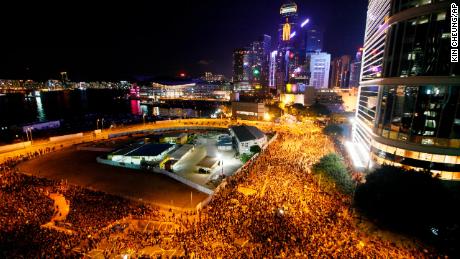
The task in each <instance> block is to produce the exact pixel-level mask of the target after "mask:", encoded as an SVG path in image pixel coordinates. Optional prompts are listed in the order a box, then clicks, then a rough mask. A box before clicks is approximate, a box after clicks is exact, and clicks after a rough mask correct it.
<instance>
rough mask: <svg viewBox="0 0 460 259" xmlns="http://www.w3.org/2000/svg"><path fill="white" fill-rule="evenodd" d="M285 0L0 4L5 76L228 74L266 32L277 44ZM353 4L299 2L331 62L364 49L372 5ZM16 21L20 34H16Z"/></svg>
mask: <svg viewBox="0 0 460 259" xmlns="http://www.w3.org/2000/svg"><path fill="white" fill-rule="evenodd" d="M283 2H284V1H271V2H270V3H266V2H265V1H251V2H249V3H248V2H243V1H231V2H230V1H220V2H219V3H213V2H212V1H205V2H200V3H193V4H192V3H185V2H184V3H181V2H174V3H155V5H152V4H148V3H136V4H127V5H119V4H115V3H114V4H112V5H111V6H94V5H92V6H87V5H84V4H78V5H72V4H61V5H59V6H55V5H53V6H46V4H45V5H42V4H41V5H40V6H37V8H27V10H23V9H21V8H20V7H14V6H7V7H2V9H3V10H5V13H6V15H4V16H3V18H2V19H3V21H2V24H4V25H3V26H2V27H3V28H2V30H3V31H4V33H5V34H7V35H9V39H10V40H8V41H6V42H5V44H4V46H3V48H2V49H1V50H0V57H1V60H0V78H6V79H34V80H46V79H49V78H58V75H59V72H61V71H67V72H68V74H69V78H70V80H76V81H82V80H144V79H146V78H149V77H151V76H160V75H170V76H174V75H177V74H179V73H182V72H184V73H186V74H187V75H192V76H195V77H197V76H200V75H201V74H202V73H203V72H205V71H211V72H214V73H218V74H224V75H226V76H227V77H230V76H231V72H232V53H233V50H234V49H235V48H238V47H240V46H244V45H245V44H246V42H250V41H252V40H253V39H254V38H256V37H257V36H258V35H262V34H268V35H270V36H272V38H274V39H276V37H277V32H276V30H277V29H278V28H277V27H276V24H277V22H278V20H279V18H278V16H279V6H280V5H281V4H282V3H283ZM354 3H355V4H353V5H350V4H349V3H347V4H345V3H342V2H341V1H329V2H326V3H320V2H317V1H307V2H302V3H298V4H299V13H301V14H302V16H305V17H301V18H309V19H310V21H311V24H313V25H315V26H318V27H320V28H321V29H323V30H324V31H325V46H324V48H325V50H326V51H327V52H329V53H331V54H332V56H333V57H335V56H338V55H343V54H352V53H354V52H355V51H356V49H357V48H359V47H360V46H362V42H363V38H364V24H365V13H366V5H367V3H366V1H365V0H362V1H354ZM260 6H264V12H260V11H257V10H258V8H260ZM30 7H32V6H30ZM88 7H90V8H88ZM109 10H110V11H109ZM338 10H341V11H340V13H339V11H338ZM235 13H237V14H238V15H236V16H235V15H232V14H235ZM12 21H13V23H15V26H14V27H18V28H20V30H14V31H13V30H11V28H12V26H9V24H11V22H12ZM339 25H340V26H339Z"/></svg>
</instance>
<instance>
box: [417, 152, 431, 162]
mask: <svg viewBox="0 0 460 259" xmlns="http://www.w3.org/2000/svg"><path fill="white" fill-rule="evenodd" d="M432 156H433V155H432V154H429V153H420V159H421V160H425V161H431V157H432Z"/></svg>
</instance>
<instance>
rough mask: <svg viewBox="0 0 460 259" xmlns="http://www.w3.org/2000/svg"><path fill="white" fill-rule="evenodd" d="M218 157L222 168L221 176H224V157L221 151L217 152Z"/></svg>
mask: <svg viewBox="0 0 460 259" xmlns="http://www.w3.org/2000/svg"><path fill="white" fill-rule="evenodd" d="M217 159H219V162H220V168H221V173H220V175H221V176H224V159H223V157H222V155H221V154H220V153H217Z"/></svg>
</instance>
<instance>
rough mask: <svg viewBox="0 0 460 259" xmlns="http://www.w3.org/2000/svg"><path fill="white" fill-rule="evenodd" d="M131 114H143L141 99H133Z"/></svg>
mask: <svg viewBox="0 0 460 259" xmlns="http://www.w3.org/2000/svg"><path fill="white" fill-rule="evenodd" d="M131 114H133V115H141V114H142V113H141V101H139V100H131Z"/></svg>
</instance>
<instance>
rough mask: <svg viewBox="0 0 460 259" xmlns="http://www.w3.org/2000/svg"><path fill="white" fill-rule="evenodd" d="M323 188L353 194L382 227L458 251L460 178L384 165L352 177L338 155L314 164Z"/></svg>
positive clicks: (458, 253) (453, 252) (364, 212)
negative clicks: (361, 176) (453, 179)
mask: <svg viewBox="0 0 460 259" xmlns="http://www.w3.org/2000/svg"><path fill="white" fill-rule="evenodd" d="M313 172H314V173H315V174H317V175H319V176H320V177H321V182H324V185H323V187H324V188H326V189H327V188H337V189H338V190H340V191H341V192H343V193H346V194H353V204H354V207H355V208H356V209H357V210H358V211H359V212H360V213H361V214H362V215H364V216H365V217H367V218H368V219H370V220H372V221H374V222H375V223H376V224H378V225H379V226H381V227H383V228H388V229H390V230H395V231H397V232H402V233H405V234H409V235H413V236H415V237H417V238H420V239H422V240H425V241H428V243H429V244H430V245H435V246H436V247H438V248H439V249H440V250H441V251H442V252H444V253H447V254H449V255H451V256H453V257H457V256H460V246H459V244H460V183H457V182H448V181H443V180H441V179H439V178H438V177H435V176H434V175H433V174H432V173H430V172H428V171H414V170H405V169H403V168H400V167H394V166H388V165H384V166H381V167H379V168H377V169H375V170H374V171H372V172H369V173H367V174H366V177H365V181H363V182H362V183H361V182H359V183H358V182H355V181H354V180H353V179H352V177H351V174H350V172H349V170H348V169H347V168H346V166H345V164H344V161H343V158H342V157H340V156H339V155H338V154H328V155H326V156H324V157H323V158H321V159H320V161H319V162H318V163H317V164H315V165H314V166H313Z"/></svg>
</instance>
